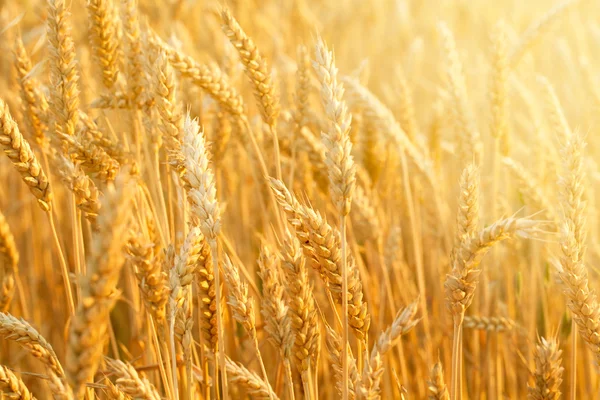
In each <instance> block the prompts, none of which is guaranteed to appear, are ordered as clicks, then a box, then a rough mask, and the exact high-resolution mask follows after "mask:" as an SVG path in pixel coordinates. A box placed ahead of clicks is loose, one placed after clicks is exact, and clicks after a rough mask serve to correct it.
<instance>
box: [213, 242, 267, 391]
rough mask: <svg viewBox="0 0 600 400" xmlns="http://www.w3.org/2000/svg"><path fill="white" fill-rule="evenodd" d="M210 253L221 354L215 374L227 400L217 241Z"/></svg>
mask: <svg viewBox="0 0 600 400" xmlns="http://www.w3.org/2000/svg"><path fill="white" fill-rule="evenodd" d="M210 252H211V253H212V259H213V268H214V274H215V296H216V298H217V301H216V304H217V310H216V312H217V337H218V339H217V347H218V352H219V357H218V360H217V358H216V357H215V373H216V371H219V369H220V371H221V384H222V386H223V399H224V400H227V399H228V398H229V393H228V391H227V371H226V368H225V335H224V331H223V316H222V315H221V277H220V274H221V271H220V268H219V246H218V243H217V239H211V240H210ZM261 361H262V360H261ZM214 385H215V387H216V388H217V389H216V390H217V391H218V390H219V389H218V388H219V380H218V376H215V382H214Z"/></svg>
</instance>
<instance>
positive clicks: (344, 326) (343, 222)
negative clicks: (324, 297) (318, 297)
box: [340, 215, 348, 400]
mask: <svg viewBox="0 0 600 400" xmlns="http://www.w3.org/2000/svg"><path fill="white" fill-rule="evenodd" d="M340 233H341V241H342V343H343V345H342V346H343V347H342V382H343V385H342V399H343V400H348V266H347V264H346V261H347V260H346V259H347V256H346V251H347V248H346V216H345V215H342V216H340Z"/></svg>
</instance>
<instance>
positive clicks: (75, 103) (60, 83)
mask: <svg viewBox="0 0 600 400" xmlns="http://www.w3.org/2000/svg"><path fill="white" fill-rule="evenodd" d="M70 18H71V13H70V12H69V11H68V10H67V7H66V4H65V0H48V19H47V23H48V43H49V45H50V61H49V62H50V71H51V79H52V83H53V84H52V86H53V88H54V89H53V90H51V91H50V99H49V103H50V111H51V112H52V115H53V117H54V131H56V132H58V133H61V134H63V135H67V136H73V135H75V129H76V128H77V123H78V120H79V74H78V72H77V61H76V60H75V45H74V42H73V37H72V36H71V31H72V28H71V22H70Z"/></svg>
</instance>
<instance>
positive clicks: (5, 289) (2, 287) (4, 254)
mask: <svg viewBox="0 0 600 400" xmlns="http://www.w3.org/2000/svg"><path fill="white" fill-rule="evenodd" d="M18 263H19V252H18V250H17V245H16V243H15V238H14V236H13V234H12V232H11V230H10V226H9V225H8V222H7V221H6V218H5V217H4V214H2V212H0V312H6V311H8V308H9V307H10V302H11V300H12V298H13V295H14V291H15V275H16V274H17V264H18Z"/></svg>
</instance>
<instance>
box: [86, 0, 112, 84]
mask: <svg viewBox="0 0 600 400" xmlns="http://www.w3.org/2000/svg"><path fill="white" fill-rule="evenodd" d="M87 9H88V13H89V20H90V37H91V42H92V49H93V50H94V56H95V57H96V59H97V60H98V64H99V65H100V69H101V71H102V82H103V83H104V86H105V87H106V88H107V89H112V87H113V86H114V85H115V83H116V82H117V78H118V76H119V41H118V38H117V34H118V32H117V30H118V24H119V20H118V19H115V14H114V11H113V4H112V1H111V0H90V1H88V2H87Z"/></svg>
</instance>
